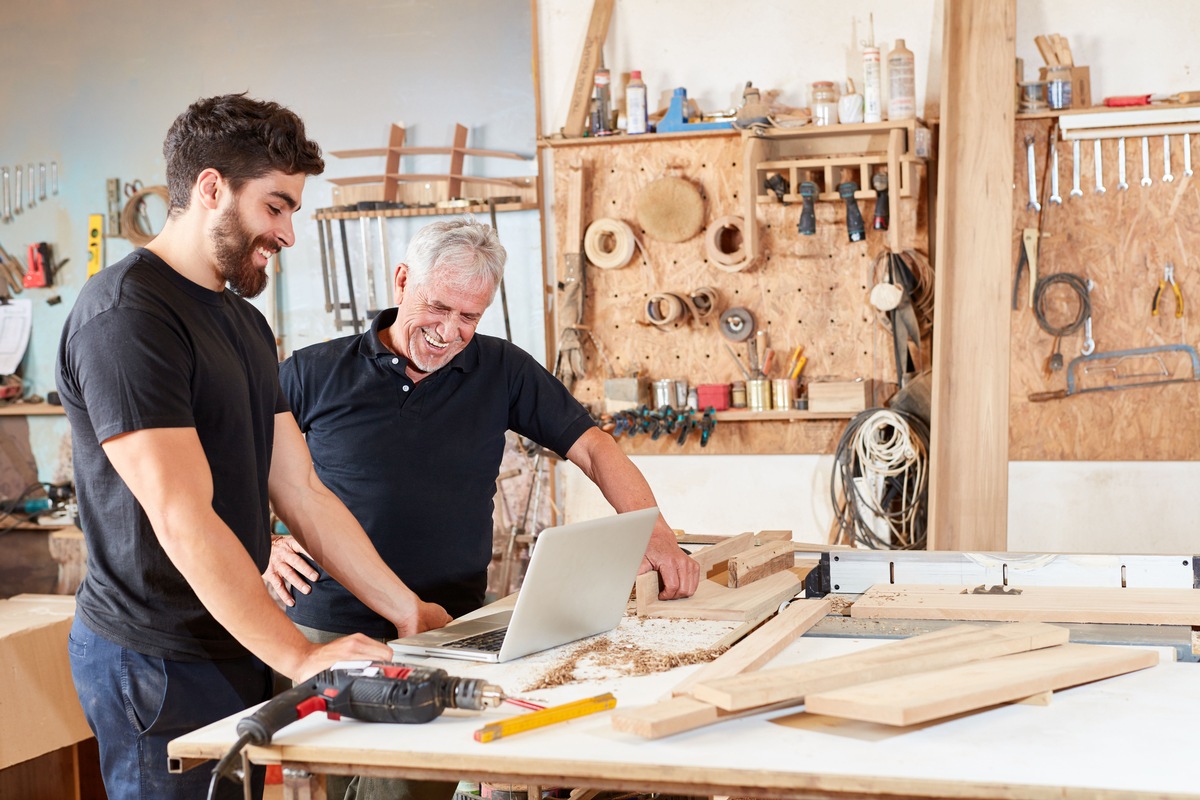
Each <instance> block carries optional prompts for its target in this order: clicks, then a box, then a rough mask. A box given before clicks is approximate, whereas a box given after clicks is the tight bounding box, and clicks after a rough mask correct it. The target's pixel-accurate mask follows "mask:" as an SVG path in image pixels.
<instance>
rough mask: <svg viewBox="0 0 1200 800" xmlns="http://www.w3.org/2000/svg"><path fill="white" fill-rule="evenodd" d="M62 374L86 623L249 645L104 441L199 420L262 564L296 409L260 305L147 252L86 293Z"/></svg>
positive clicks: (230, 515) (155, 647)
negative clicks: (207, 601)
mask: <svg viewBox="0 0 1200 800" xmlns="http://www.w3.org/2000/svg"><path fill="white" fill-rule="evenodd" d="M57 382H58V391H59V394H60V396H61V397H62V401H63V406H64V408H65V410H66V412H67V418H68V419H69V420H70V423H71V434H72V442H73V447H74V453H73V455H74V464H75V488H76V491H77V492H78V498H79V516H80V520H81V524H82V527H83V533H84V538H85V539H86V541H87V546H88V570H87V576H86V577H85V578H84V580H83V583H82V584H81V585H80V587H79V592H78V593H77V595H76V599H77V610H78V613H79V615H80V616H81V618H82V619H83V621H84V622H86V623H87V625H88V626H89V627H91V628H92V629H93V630H95V631H96V632H97V633H99V634H101V635H102V636H104V637H105V638H107V639H110V640H112V641H114V642H116V643H117V644H120V645H122V646H125V647H128V648H130V649H132V650H135V651H137V652H140V653H145V654H148V655H153V656H159V657H162V658H170V659H174V660H181V661H191V660H202V659H224V658H233V657H237V656H241V655H244V654H245V653H246V650H245V649H244V648H243V647H242V646H241V645H240V644H239V643H238V642H237V641H236V640H234V639H233V637H232V636H230V634H229V633H228V631H226V630H225V629H224V628H223V627H222V626H221V625H220V624H219V623H218V622H217V621H216V620H215V619H214V618H213V617H212V615H211V614H209V613H208V611H207V610H205V608H204V606H203V605H201V603H200V601H199V599H197V597H196V595H195V592H193V591H192V588H191V587H190V586H189V585H188V583H187V581H186V580H184V578H183V575H182V574H180V572H179V570H178V569H176V568H175V565H174V564H172V563H171V561H170V559H169V558H168V557H167V555H166V553H165V552H164V551H163V549H162V547H161V546H160V545H159V543H158V539H157V537H156V536H155V534H154V531H153V529H152V528H151V526H150V523H149V520H148V519H147V518H146V514H145V512H144V511H143V510H142V507H141V506H140V505H139V504H138V502H137V500H135V499H134V497H133V495H132V493H131V492H130V491H129V488H128V487H127V486H126V485H125V483H124V482H123V481H122V480H121V478H120V476H118V475H117V473H116V471H115V470H114V469H113V467H112V464H111V463H109V460H108V458H107V457H106V456H105V454H104V450H103V449H102V448H101V444H102V443H103V442H105V441H106V440H108V439H111V438H112V437H114V436H116V435H118V434H121V433H128V432H131V431H137V430H143V429H149V428H195V429H196V433H197V434H198V436H199V437H200V443H201V445H202V446H203V448H204V453H205V456H206V457H207V459H208V463H209V465H210V466H211V470H212V479H213V509H214V510H215V511H216V512H217V514H218V515H219V516H220V517H221V519H222V520H224V521H225V523H226V524H228V525H229V527H230V528H231V529H232V530H233V532H234V533H235V534H236V535H237V537H238V538H239V539H240V540H241V542H242V544H243V545H244V546H245V548H246V550H247V551H248V552H249V553H250V556H251V558H252V559H253V560H254V563H255V564H257V565H258V567H259V568H260V569H265V568H266V564H267V559H268V556H269V551H270V537H269V535H268V531H269V523H270V518H269V506H268V498H267V478H268V473H269V471H270V464H271V446H272V442H273V439H274V433H275V419H274V417H275V414H277V413H279V412H282V411H287V410H288V407H287V402H286V400H285V399H284V397H283V394H282V392H280V390H279V380H278V367H277V358H276V355H275V342H274V337H273V335H272V333H271V329H270V328H269V326H268V325H267V322H266V320H265V319H263V316H262V314H260V313H259V312H258V310H257V309H255V308H254V306H252V305H250V303H248V302H246V301H245V300H244V299H242V298H240V297H238V296H236V295H235V294H233V293H232V292H229V291H224V292H213V291H210V290H208V289H205V288H204V287H202V286H199V285H197V284H195V283H192V282H191V281H189V280H187V279H186V278H184V277H183V276H182V275H180V274H179V273H177V272H176V271H175V270H173V269H171V267H169V266H168V265H167V264H166V263H165V262H163V261H162V259H160V258H159V257H158V256H156V255H154V254H153V253H151V252H150V251H149V250H145V249H138V250H135V251H134V252H133V253H132V254H130V255H129V256H128V257H127V258H124V259H122V260H121V261H120V262H118V263H117V264H114V265H112V266H110V267H108V268H106V269H104V270H102V271H101V272H100V273H98V274H97V275H95V276H93V277H92V278H90V279H89V280H88V282H87V283H86V284H85V285H84V287H83V290H82V291H81V292H80V293H79V299H78V301H77V302H76V303H75V307H74V308H73V309H72V310H71V313H70V315H69V316H68V317H67V322H66V325H65V326H64V327H63V333H62V339H61V341H60V343H59V350H58V364H57Z"/></svg>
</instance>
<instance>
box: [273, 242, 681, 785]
mask: <svg viewBox="0 0 1200 800" xmlns="http://www.w3.org/2000/svg"><path fill="white" fill-rule="evenodd" d="M505 260H506V254H505V251H504V247H503V246H502V245H501V244H500V241H499V239H498V238H497V237H496V233H495V231H493V230H492V229H491V227H489V226H487V225H483V224H480V223H478V222H474V221H472V220H466V219H455V220H448V221H443V222H435V223H432V224H430V225H426V226H425V227H423V228H422V229H421V230H420V231H419V232H418V233H417V234H416V235H415V236H414V237H413V239H412V240H411V241H410V242H409V246H408V252H407V254H406V256H405V263H403V264H401V265H400V266H399V267H397V268H396V271H395V276H394V286H393V290H394V296H395V302H396V308H392V309H388V310H386V311H384V312H382V313H381V314H379V316H377V317H376V318H375V320H374V321H373V323H372V325H371V328H370V330H369V331H367V332H366V333H364V334H361V335H358V336H349V337H344V338H341V339H334V340H332V341H329V342H325V343H322V344H316V345H312V346H311V347H306V348H303V349H301V350H298V351H297V352H296V353H294V354H293V355H292V357H291V358H289V359H288V360H287V361H285V362H284V363H283V365H282V366H281V367H280V379H281V382H282V384H283V388H284V392H285V393H286V395H287V397H288V402H289V404H290V405H291V407H292V411H293V413H295V414H296V417H297V419H298V421H299V423H300V429H301V430H302V431H303V432H304V434H305V436H306V438H307V441H308V446H309V449H310V451H311V453H312V457H313V461H314V463H315V465H316V470H317V474H318V475H319V476H320V478H321V480H323V481H324V482H325V484H326V485H327V486H329V488H330V489H331V490H332V491H333V492H334V493H335V494H336V495H337V496H338V497H340V498H341V499H342V500H343V501H344V502H345V503H346V506H347V507H348V508H349V509H350V510H351V511H353V512H354V515H355V517H357V518H358V520H359V522H361V523H362V524H363V527H364V528H365V529H366V531H367V534H368V535H369V536H370V537H371V541H372V542H373V543H374V544H375V547H376V549H377V550H378V551H379V553H380V555H382V556H383V558H384V561H386V562H387V563H388V565H389V566H391V567H392V569H394V570H395V571H396V573H397V574H398V575H400V577H401V578H402V579H403V580H404V581H405V583H406V584H407V585H408V586H410V587H411V588H412V589H413V590H414V591H415V592H416V593H417V594H418V595H420V596H421V598H422V599H424V600H426V601H429V602H435V603H438V604H440V605H442V606H444V607H445V608H446V609H447V610H448V611H450V612H451V613H452V614H453V615H454V616H456V617H457V616H461V615H462V614H465V613H466V612H468V611H471V610H473V609H475V608H478V607H479V606H480V605H482V603H483V597H484V590H485V589H486V587H487V568H488V564H489V563H490V562H491V559H492V499H493V496H494V495H495V491H496V475H497V473H498V472H499V468H500V461H501V458H502V457H503V455H504V441H505V433H506V431H508V430H513V431H516V432H517V433H519V434H521V435H523V436H527V437H529V438H530V439H533V440H534V441H536V442H538V443H540V444H542V445H543V446H545V447H548V448H550V449H551V450H554V451H555V452H557V453H559V454H560V455H562V456H564V457H565V458H567V459H569V460H570V461H571V462H572V463H574V464H576V465H577V466H578V467H579V468H580V469H582V470H583V472H584V473H585V474H586V475H587V476H588V477H589V478H590V479H591V480H592V481H594V482H595V483H596V485H597V486H599V487H600V489H601V491H602V492H603V493H604V496H605V498H607V499H608V501H609V502H610V503H611V504H612V505H613V507H614V508H616V509H617V510H618V511H630V510H633V509H638V508H647V507H649V506H653V505H655V504H656V503H655V500H654V495H653V493H652V492H651V490H650V486H649V485H648V484H647V482H646V479H645V477H643V475H642V474H641V472H640V471H639V470H638V469H637V467H636V466H634V464H633V462H632V461H630V460H629V458H628V457H627V456H626V455H625V454H624V452H622V450H621V448H620V447H619V446H618V445H617V444H616V443H615V442H614V441H613V438H612V437H611V436H610V435H609V434H607V433H605V432H603V431H601V430H600V429H599V428H598V427H596V424H595V423H594V422H593V421H592V418H591V416H590V415H589V414H588V412H587V409H585V408H584V407H583V406H582V405H581V404H580V403H579V402H578V401H577V400H576V399H575V398H574V397H572V396H571V394H570V392H568V391H567V389H566V387H564V386H563V385H562V384H561V383H560V382H559V381H558V380H556V379H555V378H554V377H553V376H552V375H551V374H550V373H549V372H547V371H546V370H545V369H544V368H543V367H542V366H541V365H540V364H539V363H537V361H535V360H534V359H533V357H532V356H530V355H529V354H528V353H526V352H525V351H523V350H521V349H520V348H518V347H516V346H514V345H512V344H511V343H509V342H507V341H505V340H503V339H498V338H495V337H492V336H485V335H476V332H475V328H476V326H477V325H478V324H479V320H480V318H481V317H482V316H483V313H484V311H485V310H486V309H487V308H488V306H490V305H491V304H492V301H493V299H494V298H495V296H496V289H497V288H498V287H499V285H500V280H501V278H502V276H503V274H504V262H505ZM302 544H303V543H302V542H298V541H297V540H296V539H295V538H293V537H286V536H285V537H277V538H276V544H275V546H273V547H272V552H271V568H270V570H269V571H268V572H267V574H266V575H265V576H264V577H266V579H267V581H268V583H270V584H271V585H272V586H273V587H274V588H275V591H276V593H278V594H279V596H280V597H282V598H284V602H285V603H286V604H288V605H289V606H291V607H290V608H289V609H288V615H289V616H290V617H291V619H292V620H293V621H294V622H296V623H297V624H298V625H300V626H302V627H301V629H302V630H303V631H304V632H305V634H306V635H307V636H309V637H310V638H311V639H313V640H314V641H331V640H334V639H336V638H337V637H339V636H344V635H347V634H351V633H355V632H359V633H367V634H368V635H370V636H373V637H377V638H379V639H387V638H391V637H390V636H389V633H390V627H389V626H388V625H387V621H386V620H385V619H382V618H380V616H379V615H378V614H377V613H375V612H374V611H372V610H371V609H370V608H368V607H366V606H364V605H363V604H362V603H361V602H360V601H359V600H357V599H356V598H355V597H353V596H352V594H351V593H350V592H349V591H347V588H346V587H344V586H342V585H341V584H340V581H338V580H337V579H336V576H333V575H331V574H330V571H329V570H328V567H327V565H326V564H325V563H324V561H323V560H322V559H321V557H320V556H318V555H317V554H315V553H313V554H312V561H313V562H314V563H315V564H316V565H318V567H319V570H318V569H317V568H314V565H313V563H310V562H309V561H308V560H306V559H305V558H303V557H302V553H303V551H302V548H300V547H298V546H297V545H302ZM310 552H311V551H310ZM603 557H604V554H603V553H597V558H603ZM651 569H653V570H657V571H658V573H659V575H660V578H661V582H662V584H663V591H662V594H661V597H663V598H664V599H671V598H675V597H687V596H689V595H691V594H693V593H694V592H695V591H696V586H697V583H698V581H699V577H700V568H699V565H698V564H697V563H696V561H694V560H693V559H692V558H690V557H689V556H688V555H687V554H686V553H685V552H683V551H682V550H681V549H680V548H679V545H678V544H677V543H676V541H675V535H674V533H673V531H672V530H671V528H670V526H669V525H668V524H667V522H666V521H665V520H664V519H663V518H662V516H659V519H658V524H657V526H656V527H655V529H654V533H653V534H652V536H651V540H650V545H649V547H648V548H647V550H646V554H645V559H644V561H643V564H642V570H643V571H646V570H651ZM586 578H587V576H586V575H581V576H580V579H581V580H586ZM308 581H312V584H311V586H310V585H309V583H308ZM289 587H295V588H296V589H297V590H298V592H297V594H296V595H295V597H294V598H293V596H292V594H291V591H290V588H289ZM356 780H358V785H357V786H356V787H355V788H356V789H357V793H354V794H347V795H346V797H347V798H349V797H355V798H357V800H377V799H380V800H382V799H384V798H386V799H387V800H395V798H414V797H419V798H439V797H440V798H445V800H448V799H449V797H450V795H451V794H452V793H453V791H454V785H453V784H449V783H438V782H429V781H406V782H403V783H404V784H405V785H404V786H403V788H401V787H400V786H398V785H397V783H396V782H385V781H381V780H380V779H377V778H362V779H356ZM352 791H353V790H352ZM340 792H341V790H340V789H334V787H333V781H332V779H331V781H330V794H329V796H330V797H331V798H333V797H337V798H339V800H340V798H341V797H342V794H341V793H340Z"/></svg>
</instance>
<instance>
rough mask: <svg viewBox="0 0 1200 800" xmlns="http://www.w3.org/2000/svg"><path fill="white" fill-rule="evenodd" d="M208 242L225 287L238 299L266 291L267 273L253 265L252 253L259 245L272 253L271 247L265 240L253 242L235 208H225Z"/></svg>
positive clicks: (272, 248) (232, 206)
mask: <svg viewBox="0 0 1200 800" xmlns="http://www.w3.org/2000/svg"><path fill="white" fill-rule="evenodd" d="M212 241H213V246H214V248H215V249H216V256H217V267H218V269H220V271H221V277H223V278H224V279H225V282H226V283H228V284H229V288H230V289H232V290H233V292H234V294H237V295H239V296H241V297H246V298H250V297H258V295H260V294H261V293H262V290H263V289H265V288H267V271H266V270H265V269H259V268H258V267H257V266H255V264H254V251H255V250H257V249H258V248H259V247H260V246H261V247H263V248H264V249H266V250H267V251H274V250H275V247H274V246H273V245H272V244H270V243H268V242H269V240H264V241H256V240H254V239H252V238H251V237H250V232H249V231H247V230H246V226H245V225H243V224H242V218H241V215H240V214H239V213H238V212H237V206H235V205H231V206H230V207H229V208H228V209H226V210H225V212H224V213H223V214H222V215H221V218H220V219H218V220H217V224H216V226H215V227H214V228H213V232H212Z"/></svg>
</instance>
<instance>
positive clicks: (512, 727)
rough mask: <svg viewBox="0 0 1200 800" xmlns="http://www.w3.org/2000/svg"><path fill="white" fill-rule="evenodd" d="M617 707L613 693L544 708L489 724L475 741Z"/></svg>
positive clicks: (485, 740)
mask: <svg viewBox="0 0 1200 800" xmlns="http://www.w3.org/2000/svg"><path fill="white" fill-rule="evenodd" d="M616 705H617V698H616V697H614V696H613V694H612V692H605V693H604V694H598V695H596V696H595V697H588V698H585V699H583V700H576V701H575V702H573V703H564V704H562V705H561V706H551V707H550V708H543V709H542V710H541V711H533V712H530V713H528V714H521V715H519V716H516V717H510V718H509V719H506V720H502V721H500V722H492V723H489V724H487V725H484V726H483V727H482V728H480V729H479V730H477V731H475V741H477V742H490V741H493V740H494V739H499V738H500V737H502V736H512V735H513V734H515V733H524V732H525V731H531V730H533V729H534V728H543V727H545V726H547V725H553V724H554V723H556V722H565V721H567V720H569V719H575V718H576V717H584V716H587V715H588V714H595V713H596V712H598V711H607V710H608V709H610V708H614V707H615V706H616Z"/></svg>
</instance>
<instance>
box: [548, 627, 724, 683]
mask: <svg viewBox="0 0 1200 800" xmlns="http://www.w3.org/2000/svg"><path fill="white" fill-rule="evenodd" d="M723 652H724V649H716V648H708V647H705V648H701V649H699V650H693V651H691V652H683V653H671V652H662V651H658V650H650V649H648V648H645V647H642V646H639V645H631V644H626V645H617V644H615V643H614V642H613V641H612V640H611V639H609V638H607V637H600V638H598V639H596V640H594V641H590V642H588V643H587V644H584V645H582V646H580V647H578V648H576V649H575V650H573V651H572V652H570V653H568V654H567V655H566V656H565V657H564V658H563V660H562V661H561V662H560V663H558V664H556V665H554V666H553V667H551V668H550V669H549V670H548V671H547V672H546V673H545V674H543V675H542V677H541V678H540V679H538V680H537V681H536V682H535V683H533V684H531V685H530V686H527V687H525V691H527V692H533V691H537V690H539V689H550V688H553V687H555V686H563V685H565V684H568V683H575V682H576V681H581V680H592V679H595V678H597V677H600V676H599V675H597V674H595V673H596V671H597V670H601V671H604V672H606V673H608V674H609V675H613V674H615V675H625V676H637V675H652V674H654V673H656V672H666V671H667V670H670V669H674V668H675V667H683V666H687V665H689V664H705V663H708V662H709V661H712V660H713V659H714V658H716V657H717V656H719V655H720V654H721V653H723Z"/></svg>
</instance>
